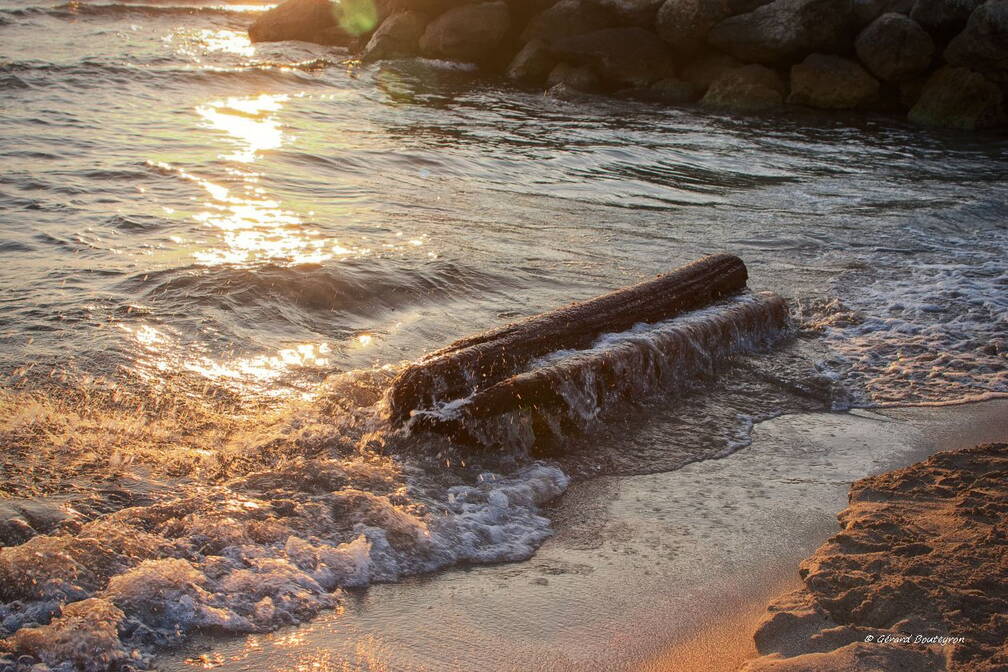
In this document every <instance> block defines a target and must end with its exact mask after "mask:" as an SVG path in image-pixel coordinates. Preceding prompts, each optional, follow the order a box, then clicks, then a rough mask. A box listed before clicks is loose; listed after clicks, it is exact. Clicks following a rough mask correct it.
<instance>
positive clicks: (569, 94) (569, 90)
mask: <svg viewBox="0 0 1008 672" xmlns="http://www.w3.org/2000/svg"><path fill="white" fill-rule="evenodd" d="M546 96H547V97H549V98H556V99H557V100H567V101H571V102H584V101H588V100H591V99H592V98H594V94H591V93H588V92H586V91H579V90H578V89H575V88H574V87H572V86H568V85H567V84H557V85H556V86H553V87H550V88H549V89H547V90H546Z"/></svg>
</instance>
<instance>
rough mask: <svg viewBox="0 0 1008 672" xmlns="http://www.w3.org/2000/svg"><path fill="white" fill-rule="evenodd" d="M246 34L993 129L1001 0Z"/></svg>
mask: <svg viewBox="0 0 1008 672" xmlns="http://www.w3.org/2000/svg"><path fill="white" fill-rule="evenodd" d="M249 35H250V37H251V38H252V40H253V41H275V40H306V41H312V42H319V43H323V44H330V45H338V46H344V47H347V48H349V49H351V50H352V51H354V52H355V53H357V54H359V55H360V57H361V59H362V60H363V61H365V62H372V61H376V60H381V59H388V58H402V57H416V56H419V57H427V58H434V59H445V60H452V61H462V62H471V63H476V64H478V65H479V66H480V67H481V68H482V69H484V70H486V71H489V72H492V73H499V74H503V75H504V76H506V77H507V78H508V79H510V80H512V81H513V82H514V83H516V84H518V85H520V86H525V87H534V88H539V89H548V90H549V91H550V92H552V93H553V94H554V95H567V94H572V93H574V94H576V93H583V92H587V93H605V94H610V95H616V96H622V97H628V98H638V99H646V100H651V101H656V102H661V103H666V104H690V103H699V104H700V105H702V106H704V107H710V108H718V109H727V110H735V111H749V112H752V111H763V110H769V109H773V108H780V107H783V106H802V107H808V108H819V109H825V110H850V109H854V110H873V111H880V112H888V113H894V114H901V115H906V116H907V117H908V118H909V119H910V120H911V121H913V122H915V123H918V124H921V125H927V126H943V127H950V128H960V129H966V130H973V129H978V128H992V127H1005V125H1006V123H1008V113H1006V109H1008V0H987V1H986V2H983V1H981V0H772V1H770V2H767V0H558V1H555V0H339V1H332V0H288V2H285V3H283V4H281V5H279V6H278V7H275V8H274V9H272V10H270V11H268V12H266V13H265V14H264V15H262V16H261V17H260V18H259V19H258V20H257V21H256V22H255V24H254V25H253V26H252V27H251V28H250V29H249Z"/></svg>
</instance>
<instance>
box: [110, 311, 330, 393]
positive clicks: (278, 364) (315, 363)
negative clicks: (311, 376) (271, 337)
mask: <svg viewBox="0 0 1008 672" xmlns="http://www.w3.org/2000/svg"><path fill="white" fill-rule="evenodd" d="M119 328H120V329H122V330H123V331H124V332H126V333H127V334H129V335H130V336H132V337H133V339H134V340H135V341H136V343H137V344H138V345H139V346H140V348H141V350H142V352H143V353H144V354H143V355H142V356H140V357H138V359H139V360H140V362H141V363H143V364H145V365H147V366H149V367H151V368H153V369H155V370H157V371H161V372H170V371H178V370H182V371H188V372H190V373H195V374H198V375H200V376H202V377H204V378H207V379H209V380H212V381H213V382H216V383H220V384H229V385H231V386H238V387H241V388H254V389H255V390H256V391H257V392H260V393H265V394H269V395H273V396H288V395H290V394H292V391H291V390H286V389H283V388H281V387H277V386H272V385H270V383H272V382H274V381H276V380H278V379H280V378H282V377H283V376H285V375H287V374H289V373H291V372H292V371H294V370H296V369H299V368H306V367H319V368H322V367H329V366H330V365H331V359H330V357H331V354H332V350H331V347H330V345H329V344H328V343H325V342H319V343H299V344H297V345H294V346H292V347H289V348H282V349H280V350H278V351H277V352H276V353H275V354H270V355H256V356H251V357H237V358H232V359H215V358H213V357H209V356H206V355H196V356H193V354H192V350H191V348H186V347H183V346H182V345H181V344H179V343H177V342H176V341H175V340H174V339H172V338H171V337H169V336H168V335H167V334H165V333H164V332H163V331H161V330H159V329H157V328H156V327H153V326H151V325H139V326H133V325H126V324H120V325H119Z"/></svg>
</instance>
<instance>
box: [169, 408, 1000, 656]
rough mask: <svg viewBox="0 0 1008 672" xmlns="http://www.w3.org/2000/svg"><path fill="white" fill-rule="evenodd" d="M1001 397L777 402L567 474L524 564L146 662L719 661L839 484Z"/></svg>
mask: <svg viewBox="0 0 1008 672" xmlns="http://www.w3.org/2000/svg"><path fill="white" fill-rule="evenodd" d="M1006 410H1008V402H1006V401H1001V400H997V401H990V402H984V403H978V404H970V405H963V406H952V407H940V408H938V407H924V408H921V407H918V408H903V409H889V410H879V411H853V412H851V413H842V414H832V413H815V414H801V415H789V416H783V417H779V418H776V419H773V420H770V421H767V422H764V423H761V424H759V425H757V426H756V428H755V429H754V431H753V443H752V445H751V446H749V447H748V448H745V449H743V450H741V451H739V452H737V453H735V454H733V455H730V456H728V457H726V458H723V459H719V460H708V461H705V462H699V463H695V464H692V465H689V466H687V467H685V468H683V469H680V470H678V471H674V472H670V473H664V474H654V475H648V476H635V477H626V478H600V479H597V480H594V481H588V482H585V483H580V484H577V485H575V486H573V487H572V488H571V489H570V490H569V491H568V492H567V493H566V494H565V495H564V496H563V497H562V498H561V500H560V501H558V502H557V503H556V504H555V505H553V507H552V508H551V510H550V514H551V517H552V518H553V520H554V526H555V529H556V534H555V536H554V537H553V538H552V539H550V540H549V541H547V542H546V543H545V544H544V545H543V546H542V548H540V550H539V551H538V552H537V553H536V555H535V556H534V557H533V558H532V559H531V560H529V561H527V562H523V563H519V564H513V565H497V566H489V567H475V568H471V569H468V570H463V571H450V572H445V573H438V574H435V575H431V576H424V577H419V578H415V579H412V580H409V581H404V582H402V583H399V584H392V585H375V586H372V587H371V588H370V589H369V590H368V591H367V592H366V593H363V594H360V595H358V596H357V598H356V599H355V600H353V601H352V602H350V603H349V604H348V605H347V608H346V609H345V611H343V612H342V613H337V612H331V613H327V614H325V615H323V616H321V617H320V618H318V619H316V620H315V621H313V622H311V623H309V624H307V625H304V626H302V627H298V628H293V629H287V630H281V631H279V632H277V633H274V634H272V635H267V636H254V637H250V638H247V639H228V640H203V641H201V642H199V643H198V644H196V645H195V646H193V647H189V648H187V649H186V650H185V651H183V652H180V653H178V654H175V655H171V656H165V657H162V658H161V659H160V660H159V663H158V667H159V668H160V669H162V670H166V671H167V670H183V669H191V665H193V664H206V665H212V666H213V667H214V668H215V669H219V670H243V669H248V668H249V667H250V666H253V665H254V667H255V668H256V669H307V667H306V666H315V664H316V663H318V664H319V666H320V668H319V669H323V670H328V669H333V670H337V669H338V670H342V669H353V670H360V671H362V672H363V671H373V670H434V669H438V670H475V669H480V670H586V669H590V670H640V671H644V670H649V671H655V672H657V671H665V670H677V671H679V672H684V671H692V670H698V671H699V670H706V671H708V672H721V671H724V672H729V671H731V672H734V670H736V669H737V668H738V667H739V665H741V664H742V663H743V662H744V661H745V660H746V659H749V658H752V657H754V656H756V650H755V647H754V645H753V639H752V635H753V631H754V630H755V627H756V625H757V622H758V621H759V619H760V618H761V617H762V616H763V615H764V613H765V611H766V605H767V604H768V603H769V602H771V601H772V600H773V599H774V598H776V597H777V596H779V595H781V594H782V593H785V592H787V591H789V590H792V589H794V588H797V587H799V586H800V581H799V578H798V573H797V570H798V565H799V563H800V562H801V561H802V560H803V559H804V558H805V557H807V556H808V555H810V554H811V553H812V552H813V551H814V550H815V549H816V548H817V547H818V546H819V545H820V544H821V543H822V542H823V541H825V540H826V538H827V537H829V536H830V535H832V534H834V533H835V532H836V531H837V530H838V525H837V522H836V514H837V513H838V512H840V511H841V510H842V509H843V508H844V507H845V506H846V503H847V490H848V487H849V486H850V483H851V482H852V481H854V480H857V479H860V478H862V477H864V476H867V475H870V474H878V473H882V472H885V471H888V470H891V469H895V468H898V467H902V466H906V465H909V464H912V463H914V462H916V461H918V460H920V459H923V458H924V457H926V456H928V455H930V454H932V453H934V452H936V451H937V450H944V449H953V448H962V447H967V446H971V445H975V444H977V443H982V442H989V441H996V440H999V439H1000V440H1003V439H1004V438H1005V437H1008V425H1006V422H1005V418H1006V417H1008V415H1006V413H1005V411H1006ZM797 465H800V466H801V470H800V471H798V470H796V466H797ZM519 605H520V607H519Z"/></svg>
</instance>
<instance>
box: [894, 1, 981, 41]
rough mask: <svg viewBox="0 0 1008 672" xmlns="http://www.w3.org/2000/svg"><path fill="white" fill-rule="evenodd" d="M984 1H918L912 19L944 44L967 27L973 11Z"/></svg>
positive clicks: (915, 3) (912, 10)
mask: <svg viewBox="0 0 1008 672" xmlns="http://www.w3.org/2000/svg"><path fill="white" fill-rule="evenodd" d="M982 2H983V0H916V2H914V6H913V9H911V10H910V18H911V19H913V20H914V21H916V22H917V23H919V24H920V25H921V26H922V27H923V28H924V29H925V30H926V31H928V32H929V33H930V34H931V36H932V37H934V38H935V39H936V40H937V41H939V42H944V41H945V40H948V39H949V38H950V37H952V36H953V35H955V34H956V33H958V32H959V31H960V30H962V29H963V28H964V27H965V26H966V21H967V20H968V19H969V17H970V14H972V13H973V10H974V9H976V8H977V7H979V6H980V4H981V3H982Z"/></svg>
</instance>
